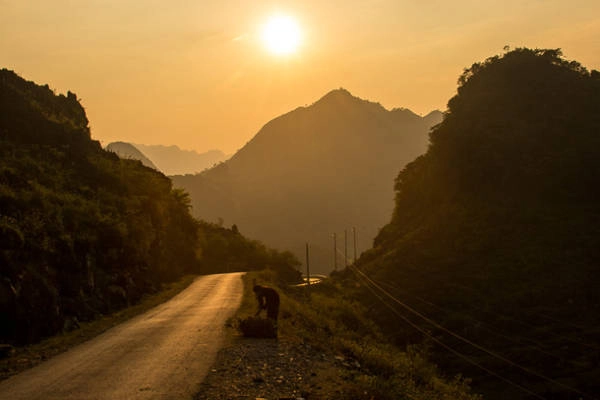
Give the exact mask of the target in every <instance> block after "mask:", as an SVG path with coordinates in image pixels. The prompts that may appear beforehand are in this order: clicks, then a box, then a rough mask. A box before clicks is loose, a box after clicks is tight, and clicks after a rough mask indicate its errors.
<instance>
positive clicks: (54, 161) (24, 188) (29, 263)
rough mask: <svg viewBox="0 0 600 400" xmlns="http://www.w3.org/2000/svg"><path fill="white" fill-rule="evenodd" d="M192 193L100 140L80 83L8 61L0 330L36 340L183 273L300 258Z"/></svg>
mask: <svg viewBox="0 0 600 400" xmlns="http://www.w3.org/2000/svg"><path fill="white" fill-rule="evenodd" d="M189 208H190V199H189V196H188V195H187V194H186V193H185V192H183V191H181V190H177V189H175V190H174V189H173V188H172V186H171V181H170V180H169V179H168V178H167V177H165V176H164V175H163V174H161V173H159V172H157V171H155V170H153V169H150V168H147V167H144V166H143V165H142V164H141V163H140V162H139V161H134V160H121V159H119V158H118V157H117V156H116V155H115V154H113V153H110V152H106V151H104V150H102V148H101V147H100V145H99V143H97V142H95V141H93V140H91V138H90V130H89V127H88V120H87V118H86V115H85V111H84V110H83V108H82V107H81V105H80V104H79V102H78V101H77V97H76V95H75V94H73V93H71V92H69V93H68V95H67V96H63V95H55V94H54V92H53V91H52V90H50V89H49V88H48V87H47V86H38V85H36V84H34V83H33V82H28V81H25V80H23V79H22V78H20V77H18V76H17V75H16V74H14V73H13V72H11V71H7V70H1V71H0V342H4V343H6V342H8V343H11V344H17V345H19V344H27V343H33V342H36V341H38V340H40V339H41V338H43V337H47V336H51V335H54V334H56V333H58V332H61V331H63V330H65V329H69V325H70V324H71V322H70V321H73V320H74V318H76V319H77V320H78V321H89V320H92V319H94V318H97V317H98V316H100V315H105V314H108V313H110V312H112V311H115V310H118V309H121V308H124V307H126V306H129V305H132V304H135V303H137V302H138V301H139V300H140V299H141V298H142V296H143V295H144V294H147V293H153V292H156V291H157V290H159V288H160V287H161V285H162V284H163V283H165V282H170V281H173V280H176V279H178V278H180V277H181V276H183V275H185V274H192V273H195V274H197V273H204V272H208V271H210V272H224V271H227V270H238V271H239V270H248V269H260V268H265V267H266V266H269V265H270V266H272V267H274V268H278V269H279V270H280V271H281V273H283V274H286V275H287V276H288V277H289V278H290V279H294V276H295V278H296V279H297V278H298V276H299V275H298V273H297V272H295V265H297V264H298V262H297V261H296V260H295V259H294V258H293V257H291V256H290V255H289V254H286V253H283V254H282V253H279V252H274V251H271V250H268V249H267V248H265V247H264V246H263V245H262V244H260V243H258V242H252V241H249V240H247V239H245V238H244V237H243V236H242V235H241V234H240V233H239V232H238V231H237V228H235V229H233V228H232V229H231V230H228V229H224V228H221V227H218V226H215V225H212V224H207V223H203V222H199V221H197V220H195V219H194V218H192V216H191V215H190V213H189Z"/></svg>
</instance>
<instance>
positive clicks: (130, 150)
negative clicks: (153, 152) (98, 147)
mask: <svg viewBox="0 0 600 400" xmlns="http://www.w3.org/2000/svg"><path fill="white" fill-rule="evenodd" d="M106 150H108V151H112V152H113V153H115V154H116V155H118V156H119V157H121V158H125V159H131V160H139V161H141V162H142V164H144V165H145V166H146V167H149V168H152V169H155V170H157V171H158V170H159V169H158V168H156V165H154V164H153V163H152V161H150V160H149V159H148V157H146V156H145V155H144V154H143V153H142V152H141V151H139V150H138V149H137V148H136V147H135V146H133V145H132V144H130V143H126V142H112V143H109V144H108V145H107V146H106Z"/></svg>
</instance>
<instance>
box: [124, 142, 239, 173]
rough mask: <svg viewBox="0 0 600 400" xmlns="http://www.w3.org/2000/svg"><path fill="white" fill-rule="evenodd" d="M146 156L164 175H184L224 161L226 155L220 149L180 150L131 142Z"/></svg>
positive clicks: (175, 147)
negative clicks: (204, 150)
mask: <svg viewBox="0 0 600 400" xmlns="http://www.w3.org/2000/svg"><path fill="white" fill-rule="evenodd" d="M133 146H135V147H136V148H137V149H138V150H139V151H141V152H142V153H143V154H145V155H146V156H148V157H149V158H150V159H151V160H152V162H154V164H155V165H156V166H157V167H158V169H159V170H160V171H162V172H163V173H164V174H165V175H185V174H195V173H198V172H202V171H204V170H205V169H207V168H211V167H213V166H214V165H215V164H218V163H220V162H223V161H225V160H226V159H227V158H228V156H227V155H225V153H223V152H222V151H220V150H210V151H207V152H204V153H198V152H196V151H193V150H182V149H180V148H179V147H177V146H160V145H147V144H137V143H136V144H133Z"/></svg>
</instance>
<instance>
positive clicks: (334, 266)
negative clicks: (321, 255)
mask: <svg viewBox="0 0 600 400" xmlns="http://www.w3.org/2000/svg"><path fill="white" fill-rule="evenodd" d="M333 270H334V271H337V238H336V235H335V233H334V234H333Z"/></svg>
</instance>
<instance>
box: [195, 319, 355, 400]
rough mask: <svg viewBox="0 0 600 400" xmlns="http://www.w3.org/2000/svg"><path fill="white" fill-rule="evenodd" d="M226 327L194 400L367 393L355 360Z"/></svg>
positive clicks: (309, 398) (311, 398)
mask: <svg viewBox="0 0 600 400" xmlns="http://www.w3.org/2000/svg"><path fill="white" fill-rule="evenodd" d="M230 331H231V332H230V333H231V335H230V337H229V340H228V343H227V344H226V345H225V346H224V347H223V348H222V349H221V350H220V351H219V353H218V354H217V359H216V361H215V364H214V365H213V366H212V367H211V369H210V370H209V372H208V375H207V376H206V378H205V380H204V382H203V383H202V384H201V385H200V391H199V393H198V394H197V395H196V396H195V397H194V399H195V400H208V399H219V400H221V399H236V400H237V399H239V400H241V399H251V400H255V399H265V400H274V399H276V400H279V399H281V400H283V399H306V400H321V399H322V400H324V399H360V398H366V396H365V394H364V393H357V391H356V390H357V389H356V388H355V387H354V385H353V384H352V379H353V376H354V375H355V372H356V371H358V370H359V369H360V365H359V364H358V363H357V362H356V361H353V360H350V359H346V358H344V357H342V356H341V355H336V354H332V353H330V352H326V351H325V352H323V351H320V350H318V349H316V348H314V347H312V346H311V345H310V344H307V343H298V342H294V341H293V340H291V339H290V338H285V337H283V338H279V339H248V338H244V337H242V336H241V335H239V334H237V333H233V332H234V330H233V329H230Z"/></svg>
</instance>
